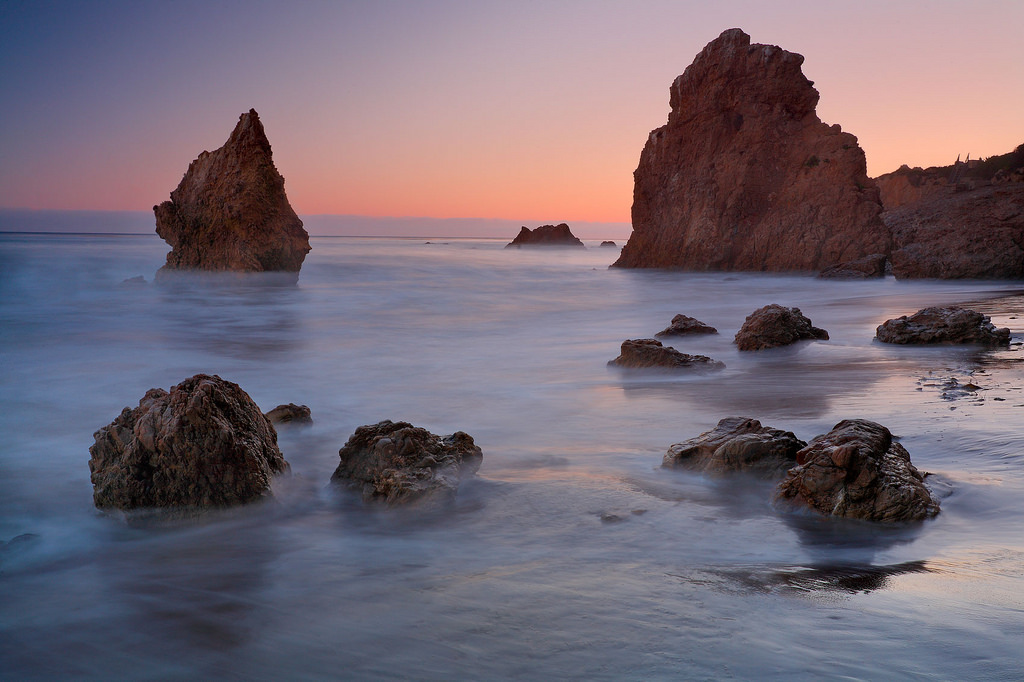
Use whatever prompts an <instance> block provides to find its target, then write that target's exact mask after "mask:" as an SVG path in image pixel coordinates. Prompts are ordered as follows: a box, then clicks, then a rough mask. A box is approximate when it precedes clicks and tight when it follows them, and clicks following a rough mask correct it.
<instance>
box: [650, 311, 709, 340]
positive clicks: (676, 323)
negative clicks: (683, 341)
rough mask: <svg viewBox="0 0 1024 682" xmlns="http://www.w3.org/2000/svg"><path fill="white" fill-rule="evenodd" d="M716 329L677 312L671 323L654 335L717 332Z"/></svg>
mask: <svg viewBox="0 0 1024 682" xmlns="http://www.w3.org/2000/svg"><path fill="white" fill-rule="evenodd" d="M717 333H718V330H717V329H715V328H714V327H712V326H711V325H708V324H704V323H703V322H701V321H700V320H698V319H696V318H694V317H689V316H688V315H683V314H679V315H676V316H675V317H673V318H672V323H671V324H670V325H669V326H668V327H666V328H665V329H662V330H661V331H660V332H658V333H657V334H655V336H686V335H687V334H717Z"/></svg>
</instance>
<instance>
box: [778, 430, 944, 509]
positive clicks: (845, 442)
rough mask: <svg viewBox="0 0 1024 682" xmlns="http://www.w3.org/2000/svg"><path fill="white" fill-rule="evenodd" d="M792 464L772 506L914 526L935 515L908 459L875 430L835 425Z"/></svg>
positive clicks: (934, 504)
mask: <svg viewBox="0 0 1024 682" xmlns="http://www.w3.org/2000/svg"><path fill="white" fill-rule="evenodd" d="M796 460H797V466H795V467H793V468H792V469H790V470H789V472H788V473H787V474H786V478H785V479H783V481H782V482H781V483H779V486H778V488H776V499H778V500H783V501H788V502H791V503H793V504H796V505H798V506H806V507H810V508H811V509H814V510H816V511H818V512H820V513H822V514H825V515H831V516H844V517H848V518H854V519H865V520H868V521H919V520H921V519H925V518H928V517H930V516H935V515H936V514H938V513H939V502H938V500H936V499H935V498H933V497H932V494H931V492H930V491H929V490H928V488H927V487H926V486H925V484H924V476H922V475H921V472H919V471H918V470H917V469H916V468H915V467H914V465H913V464H911V463H910V454H909V453H908V452H907V451H906V449H905V448H904V447H903V446H902V445H900V444H899V443H897V442H895V441H893V439H892V434H891V433H890V432H889V429H887V428H885V427H884V426H882V425H881V424H877V423H875V422H870V421H866V420H863V419H847V420H844V421H841V422H839V423H838V424H836V425H835V427H834V428H833V429H832V430H831V431H829V432H828V433H826V434H824V435H821V436H816V437H815V438H814V439H812V440H811V442H810V443H808V445H807V447H805V448H804V449H802V450H800V452H798V453H797V455H796Z"/></svg>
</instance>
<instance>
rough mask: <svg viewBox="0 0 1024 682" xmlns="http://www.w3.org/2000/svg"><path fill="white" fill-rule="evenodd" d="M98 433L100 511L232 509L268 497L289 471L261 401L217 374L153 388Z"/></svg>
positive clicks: (95, 469)
mask: <svg viewBox="0 0 1024 682" xmlns="http://www.w3.org/2000/svg"><path fill="white" fill-rule="evenodd" d="M94 437H95V439H96V442H95V443H94V444H93V446H92V447H91V448H89V452H90V453H91V455H92V458H91V459H90V460H89V469H90V471H91V472H92V484H93V501H94V502H95V504H96V506H97V507H99V508H100V509H123V510H131V509H140V508H153V507H160V508H204V507H229V506H233V505H236V504H243V503H246V502H251V501H253V500H256V499H258V498H260V497H263V496H265V495H267V494H268V493H269V492H270V481H271V478H272V477H273V476H274V475H275V474H280V473H283V472H285V471H287V470H288V463H287V462H286V461H285V460H284V457H283V456H282V455H281V451H280V450H279V449H278V447H277V433H276V432H275V431H274V427H273V426H271V424H270V422H269V421H267V419H266V417H264V416H263V413H261V412H260V409H259V407H257V406H256V403H254V402H253V401H252V399H251V398H250V397H249V396H248V394H246V392H245V391H243V390H242V389H241V388H239V387H238V385H237V384H233V383H231V382H230V381H225V380H223V379H221V378H220V377H219V376H216V375H214V376H210V375H206V374H197V375H195V376H193V377H190V378H189V379H186V380H185V381H182V382H181V383H180V384H178V385H177V386H172V387H171V390H170V392H168V391H164V390H163V389H159V388H152V389H150V390H149V391H147V392H146V395H145V396H144V397H143V398H142V400H140V401H139V406H138V407H136V408H135V409H131V408H128V407H126V408H124V410H123V411H122V412H121V415H120V416H119V417H118V418H117V419H115V420H114V421H113V423H111V424H110V425H108V426H105V427H103V428H102V429H100V430H99V431H97V432H96V433H95V435H94Z"/></svg>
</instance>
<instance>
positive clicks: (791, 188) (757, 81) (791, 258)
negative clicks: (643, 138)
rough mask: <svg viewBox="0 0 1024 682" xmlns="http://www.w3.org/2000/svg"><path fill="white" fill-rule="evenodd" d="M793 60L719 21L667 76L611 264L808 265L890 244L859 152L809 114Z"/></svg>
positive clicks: (813, 101) (811, 92)
mask: <svg viewBox="0 0 1024 682" xmlns="http://www.w3.org/2000/svg"><path fill="white" fill-rule="evenodd" d="M803 59H804V58H803V57H802V56H801V55H799V54H794V53H792V52H787V51H785V50H783V49H781V48H779V47H776V46H773V45H757V44H754V45H751V43H750V36H748V35H747V34H746V33H744V32H743V31H741V30H740V29H730V30H728V31H725V32H724V33H722V35H721V36H719V37H718V39H716V40H714V41H712V42H711V43H709V44H708V45H707V46H706V47H705V48H704V50H703V51H702V52H701V53H700V54H698V55H697V57H696V59H694V61H693V64H691V65H690V66H689V67H688V68H687V69H686V71H685V72H684V73H683V75H681V76H679V77H678V78H676V80H675V82H674V83H673V84H672V88H671V91H670V92H671V95H670V99H669V104H670V107H671V111H670V113H669V117H668V123H667V124H666V125H664V126H662V127H661V128H658V129H657V130H654V131H653V132H652V133H651V134H650V136H649V138H648V140H647V144H646V146H645V147H644V150H643V153H642V154H641V156H640V163H639V165H638V166H637V169H636V172H635V173H634V189H633V234H632V235H631V236H630V238H629V241H628V242H627V243H626V245H625V247H624V248H623V250H622V254H621V256H620V257H619V259H618V260H617V261H616V262H615V265H617V266H620V267H644V268H683V269H688V270H750V271H819V270H822V269H823V268H826V267H828V266H831V265H836V264H838V263H842V262H846V261H853V260H857V259H859V258H863V257H865V256H868V255H871V254H879V253H880V254H887V253H888V252H889V233H888V231H887V230H886V228H885V226H884V225H883V224H882V221H881V219H880V218H879V215H880V213H881V212H882V206H881V203H880V201H879V195H878V189H877V187H876V186H875V184H874V182H872V181H871V179H869V178H868V176H867V171H866V162H865V158H864V152H863V151H862V150H861V148H860V147H859V146H858V144H857V138H856V137H854V136H853V135H850V134H849V133H844V132H842V131H841V130H840V127H839V126H838V125H833V126H829V125H826V124H824V123H822V122H821V120H820V119H818V116H817V115H816V113H815V106H816V105H817V102H818V92H817V91H816V90H815V89H814V87H812V85H813V84H812V83H811V81H809V80H807V78H805V77H804V75H803V73H802V71H801V68H800V67H801V64H802V63H803Z"/></svg>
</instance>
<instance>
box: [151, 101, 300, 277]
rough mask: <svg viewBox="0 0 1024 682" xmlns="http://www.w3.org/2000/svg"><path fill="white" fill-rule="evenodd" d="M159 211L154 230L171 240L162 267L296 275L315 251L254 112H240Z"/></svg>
mask: <svg viewBox="0 0 1024 682" xmlns="http://www.w3.org/2000/svg"><path fill="white" fill-rule="evenodd" d="M153 211H154V212H155V213H156V233H157V234H158V235H160V237H162V238H163V239H164V241H166V242H167V243H168V244H170V245H171V252H170V253H168V254H167V264H166V265H165V266H164V268H162V269H161V272H163V271H165V270H168V269H169V270H183V269H195V270H235V271H242V272H263V271H277V270H284V271H289V272H298V271H299V268H301V267H302V261H303V260H304V259H305V257H306V254H307V253H308V252H309V235H308V234H306V231H305V230H304V229H303V228H302V221H301V220H299V217H298V216H297V215H295V211H293V210H292V207H291V205H290V204H289V203H288V197H287V196H285V192H284V178H282V177H281V174H280V173H278V172H277V168H275V167H274V160H273V158H272V157H271V151H270V142H269V141H268V140H267V136H266V133H265V132H264V131H263V124H262V123H260V119H259V115H258V114H257V113H256V111H255V110H254V109H250V110H249V112H248V113H246V114H242V115H241V117H240V118H239V119H238V125H237V126H235V129H234V131H232V133H231V136H230V137H229V138H228V141H227V142H226V143H225V144H224V146H223V147H221V148H220V149H217V150H215V151H213V152H203V153H202V154H200V155H199V157H198V158H197V159H196V160H195V161H193V162H192V163H191V164H190V165H189V167H188V171H186V173H185V177H183V178H182V180H181V183H180V184H179V185H178V187H177V189H175V190H174V191H173V192H171V200H170V201H165V202H163V203H162V204H160V205H159V206H154V207H153Z"/></svg>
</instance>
